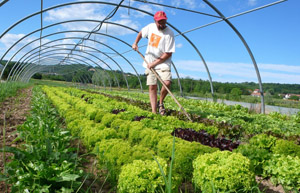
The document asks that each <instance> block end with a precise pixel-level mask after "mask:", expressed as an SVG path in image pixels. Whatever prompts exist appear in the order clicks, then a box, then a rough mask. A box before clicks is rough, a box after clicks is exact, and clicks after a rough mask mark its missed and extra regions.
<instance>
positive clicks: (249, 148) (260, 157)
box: [233, 144, 272, 175]
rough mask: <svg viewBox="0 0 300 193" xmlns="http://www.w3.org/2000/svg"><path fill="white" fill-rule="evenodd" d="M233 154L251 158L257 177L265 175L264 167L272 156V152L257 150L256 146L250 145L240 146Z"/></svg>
mask: <svg viewBox="0 0 300 193" xmlns="http://www.w3.org/2000/svg"><path fill="white" fill-rule="evenodd" d="M233 152H235V153H241V154H242V155H243V156H245V157H247V158H249V159H250V162H251V168H252V170H253V171H254V173H255V174H256V175H262V174H263V165H264V163H265V162H266V161H267V160H268V159H270V157H271V155H272V154H271V152H270V151H268V150H266V149H260V148H257V147H256V146H254V145H250V144H243V145H240V146H239V147H238V148H237V149H235V150H234V151H233Z"/></svg>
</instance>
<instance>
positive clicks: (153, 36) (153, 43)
mask: <svg viewBox="0 0 300 193" xmlns="http://www.w3.org/2000/svg"><path fill="white" fill-rule="evenodd" d="M160 39H161V36H159V35H156V34H154V33H152V34H151V37H150V41H149V46H152V47H155V48H157V47H158V44H159V41H160Z"/></svg>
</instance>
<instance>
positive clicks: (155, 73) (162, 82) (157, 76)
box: [136, 50, 192, 122]
mask: <svg viewBox="0 0 300 193" xmlns="http://www.w3.org/2000/svg"><path fill="white" fill-rule="evenodd" d="M136 51H137V52H138V53H139V55H140V56H141V57H142V58H143V60H144V61H145V62H146V64H147V65H148V62H147V61H146V59H145V58H144V56H143V54H141V52H139V51H138V50H136ZM150 70H151V71H152V72H153V73H154V75H155V76H156V78H158V80H159V81H160V82H161V84H162V85H163V86H164V87H165V88H166V90H167V91H168V93H169V94H170V95H171V97H172V98H173V99H174V101H175V102H176V103H177V105H178V106H179V107H180V109H181V110H182V112H183V113H184V114H185V116H186V117H187V118H188V119H189V120H190V121H191V122H192V119H191V117H190V116H189V115H188V113H187V112H186V111H185V110H184V108H183V107H182V105H181V104H180V103H179V102H178V100H177V99H176V98H175V96H174V95H173V93H172V92H171V91H170V89H169V88H168V87H167V85H166V84H165V83H164V81H163V80H162V79H161V78H160V76H159V75H158V74H157V72H156V71H155V70H154V69H153V68H150Z"/></svg>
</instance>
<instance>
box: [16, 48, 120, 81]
mask: <svg viewBox="0 0 300 193" xmlns="http://www.w3.org/2000/svg"><path fill="white" fill-rule="evenodd" d="M71 45H73V44H71ZM45 49H47V48H45ZM58 50H70V49H67V48H58V49H53V50H50V51H49V52H53V51H58ZM37 52H39V51H37ZM49 52H43V53H41V54H40V55H38V56H33V57H32V58H30V59H29V60H28V61H27V63H29V64H30V65H28V66H26V67H24V68H23V69H21V70H20V72H19V73H18V74H17V75H16V79H18V77H19V76H21V71H23V72H22V73H25V74H26V73H27V71H29V70H30V69H31V68H32V67H34V65H36V63H34V62H36V61H30V60H32V59H35V58H36V57H40V56H41V55H42V54H47V53H49ZM83 53H86V54H89V55H92V54H90V53H88V52H83ZM33 54H36V52H35V53H33ZM33 54H32V55H33ZM54 54H56V53H54ZM64 54H65V53H64ZM32 55H30V56H28V57H31V56H32ZM74 55H75V54H74ZM77 56H78V55H77ZM80 56H81V55H80ZM92 56H93V57H95V58H97V59H98V57H96V56H94V55H92ZM39 59H40V58H38V59H35V60H39ZM44 59H47V58H44ZM93 63H95V62H93ZM104 64H106V63H105V62H104ZM97 66H99V65H97ZM88 67H93V66H92V65H90V64H89V65H88ZM25 68H30V69H29V70H27V71H26V70H25ZM109 68H110V67H109ZM105 72H106V71H105ZM106 73H107V72H106ZM25 74H24V75H25ZM115 79H116V81H117V83H119V82H118V79H117V77H116V76H115ZM118 85H119V84H118Z"/></svg>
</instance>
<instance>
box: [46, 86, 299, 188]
mask: <svg viewBox="0 0 300 193" xmlns="http://www.w3.org/2000/svg"><path fill="white" fill-rule="evenodd" d="M44 91H45V92H46V94H47V96H48V97H49V98H50V99H51V101H52V102H53V104H54V105H55V107H56V108H57V109H58V112H59V113H60V115H61V116H62V117H64V118H65V122H66V125H67V128H68V129H69V130H70V131H71V133H72V134H73V135H74V136H79V137H80V138H81V140H82V142H83V143H84V144H85V146H86V147H87V148H88V149H89V150H91V151H93V152H94V153H95V154H96V155H97V158H98V161H99V166H100V167H101V168H102V169H104V170H107V171H108V173H109V178H110V182H111V183H112V184H114V183H115V184H117V187H118V191H119V192H155V191H163V190H164V189H165V188H166V189H167V190H170V189H172V190H173V191H175V190H178V187H179V186H180V185H181V184H182V183H193V185H194V188H195V189H198V190H201V191H203V192H214V190H217V191H219V192H228V191H241V192H251V191H256V190H258V189H257V185H256V182H255V176H262V177H264V178H271V180H272V182H273V183H274V184H282V185H283V186H284V187H285V188H286V189H289V190H299V188H300V181H299V179H300V159H299V156H300V149H299V146H298V145H296V144H295V142H294V141H288V140H283V139H279V138H276V137H274V136H269V135H266V134H259V135H255V136H254V137H252V138H251V139H250V141H249V143H246V144H242V145H239V144H235V147H234V148H236V147H238V148H237V149H234V150H233V152H231V151H227V150H226V151H220V150H224V148H223V149H222V147H225V146H224V144H227V143H234V142H232V141H231V139H225V138H222V139H219V137H220V134H219V132H220V129H219V128H218V127H217V125H213V124H212V125H209V126H208V125H207V124H205V123H199V122H196V123H191V122H186V121H183V120H180V119H179V118H177V117H174V116H160V115H155V114H152V113H150V112H149V111H146V110H143V109H142V108H139V107H137V106H134V105H131V104H128V103H126V102H120V101H118V100H116V99H114V98H110V97H108V96H104V95H100V94H97V93H91V92H87V91H82V90H78V89H74V88H57V87H56V88H54V87H44ZM110 94H112V93H110ZM123 96H124V95H123ZM130 97H132V96H130ZM141 98H142V97H141ZM180 102H181V103H183V106H184V107H186V109H187V111H189V112H190V113H191V112H192V111H193V112H194V111H197V112H200V115H202V116H204V114H207V115H206V117H207V118H210V119H215V120H217V121H220V120H219V119H221V118H222V119H223V120H224V121H227V122H231V123H232V124H239V125H241V126H242V128H244V130H245V132H246V133H247V134H252V135H254V134H256V133H262V132H263V131H264V129H265V127H264V124H263V123H260V124H259V122H262V121H265V124H267V125H268V126H267V130H266V131H270V130H271V129H273V130H272V132H273V133H277V134H278V135H280V136H283V135H284V136H286V137H289V136H297V135H298V133H299V127H298V126H299V123H298V122H297V118H299V117H292V118H291V117H285V116H282V115H276V114H275V115H271V116H268V118H264V119H262V118H259V117H262V116H259V115H258V116H257V117H258V118H257V117H255V116H254V115H253V117H251V115H250V114H248V113H247V112H246V111H245V110H244V109H243V108H241V107H239V106H235V107H229V106H225V105H217V104H215V107H214V105H211V104H208V103H207V104H206V106H204V105H203V104H200V103H198V102H194V101H191V103H189V101H188V100H183V99H181V101H180ZM166 107H173V109H174V107H175V105H174V104H172V101H170V99H168V100H167V102H166ZM201 109H202V110H201ZM204 110H206V111H204ZM201 112H203V114H201ZM210 113H211V114H210ZM208 114H210V115H208ZM221 115H223V117H222V116H221ZM230 115H232V116H233V117H234V118H232V119H231V120H228V119H229V118H230ZM249 118H252V119H253V120H252V121H249V120H248V119H249ZM256 119H259V120H256ZM235 120H238V121H236V122H235ZM242 120H243V121H242ZM276 120H278V121H279V122H276ZM250 122H251V124H253V125H252V126H251V127H247V124H250ZM272 124H278V125H276V127H273V128H271V126H272ZM283 127H286V128H285V129H286V130H285V132H283V131H282V130H283ZM296 127H298V129H296ZM185 130H188V131H189V132H191V133H193V134H192V136H196V137H197V136H200V138H204V137H206V139H207V140H206V141H209V142H207V144H205V145H203V144H201V143H204V142H203V141H201V140H191V141H192V142H190V141H187V140H184V139H185V137H184V136H186V135H190V133H189V134H185V133H183V132H184V131H185ZM251 132H253V133H251ZM174 135H176V136H180V135H181V136H182V139H181V138H177V137H176V139H175V142H174V144H175V150H174V148H173V141H174V137H173V136H174ZM196 137H195V138H196ZM192 138H193V137H192ZM217 139H219V140H217ZM199 142H201V143H199ZM232 149H233V148H231V149H229V150H232ZM172 152H173V154H172ZM174 155H175V156H174ZM173 156H174V159H173V160H172V159H170V158H171V157H173ZM158 163H159V164H158ZM159 166H161V167H159ZM169 171H171V174H172V184H170V183H169V184H168V183H166V181H164V175H163V174H164V173H169ZM168 188H169V189H168Z"/></svg>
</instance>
